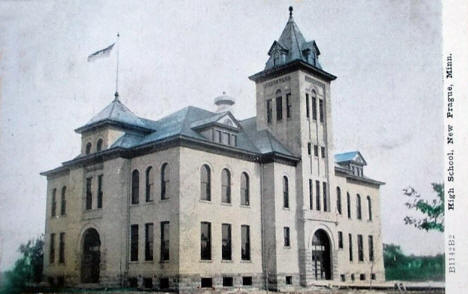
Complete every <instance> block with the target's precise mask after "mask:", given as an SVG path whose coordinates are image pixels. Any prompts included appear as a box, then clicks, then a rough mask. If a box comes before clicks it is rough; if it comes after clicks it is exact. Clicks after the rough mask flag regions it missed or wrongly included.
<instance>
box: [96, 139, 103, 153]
mask: <svg viewBox="0 0 468 294" xmlns="http://www.w3.org/2000/svg"><path fill="white" fill-rule="evenodd" d="M101 150H102V139H99V140H98V141H97V143H96V152H99V151H101Z"/></svg>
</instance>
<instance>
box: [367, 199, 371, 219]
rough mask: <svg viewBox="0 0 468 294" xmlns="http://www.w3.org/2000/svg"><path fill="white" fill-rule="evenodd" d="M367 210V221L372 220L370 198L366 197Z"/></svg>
mask: <svg viewBox="0 0 468 294" xmlns="http://www.w3.org/2000/svg"><path fill="white" fill-rule="evenodd" d="M367 210H368V216H369V220H370V221H371V220H372V202H371V199H370V196H367Z"/></svg>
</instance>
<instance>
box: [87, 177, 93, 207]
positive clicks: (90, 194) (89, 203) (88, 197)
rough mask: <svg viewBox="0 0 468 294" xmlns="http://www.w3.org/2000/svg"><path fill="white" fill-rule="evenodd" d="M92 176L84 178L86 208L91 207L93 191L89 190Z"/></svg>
mask: <svg viewBox="0 0 468 294" xmlns="http://www.w3.org/2000/svg"><path fill="white" fill-rule="evenodd" d="M92 182H93V178H91V177H89V178H87V179H86V209H87V210H89V209H92V208H93V192H92V190H91V187H92Z"/></svg>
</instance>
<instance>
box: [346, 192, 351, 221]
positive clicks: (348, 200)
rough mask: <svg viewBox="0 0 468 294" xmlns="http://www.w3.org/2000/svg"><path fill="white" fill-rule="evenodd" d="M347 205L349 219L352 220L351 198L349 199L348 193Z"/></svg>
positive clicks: (347, 194)
mask: <svg viewBox="0 0 468 294" xmlns="http://www.w3.org/2000/svg"><path fill="white" fill-rule="evenodd" d="M346 204H347V206H348V207H347V208H348V218H351V197H349V193H346Z"/></svg>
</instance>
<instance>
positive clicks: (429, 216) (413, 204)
mask: <svg viewBox="0 0 468 294" xmlns="http://www.w3.org/2000/svg"><path fill="white" fill-rule="evenodd" d="M432 189H433V190H434V192H436V194H437V198H435V199H433V200H432V201H427V200H424V199H421V198H420V197H421V195H420V194H419V193H418V192H417V191H416V190H415V189H414V188H413V187H408V188H405V189H403V194H404V195H405V196H407V197H408V198H409V200H408V202H406V203H405V205H406V206H407V207H408V208H409V209H414V210H415V211H419V212H420V214H422V215H423V216H421V217H412V216H406V217H405V218H404V221H405V224H407V225H413V226H415V227H416V228H418V229H421V230H425V231H439V232H443V231H444V184H439V183H432Z"/></svg>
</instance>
